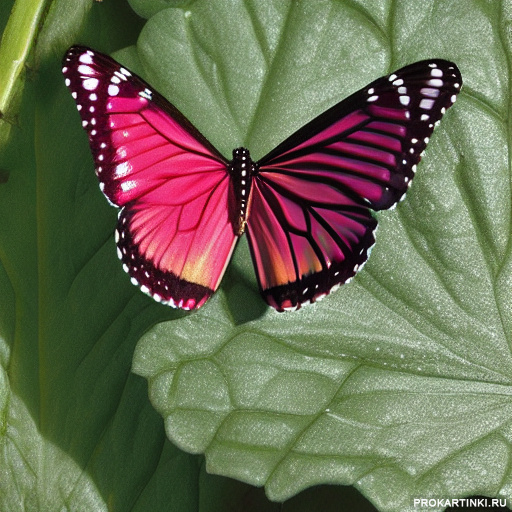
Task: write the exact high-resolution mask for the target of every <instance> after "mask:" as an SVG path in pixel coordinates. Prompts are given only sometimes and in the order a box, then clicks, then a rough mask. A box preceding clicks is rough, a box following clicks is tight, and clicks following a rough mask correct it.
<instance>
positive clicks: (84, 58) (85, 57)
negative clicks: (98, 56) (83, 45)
mask: <svg viewBox="0 0 512 512" xmlns="http://www.w3.org/2000/svg"><path fill="white" fill-rule="evenodd" d="M78 60H79V61H80V62H81V63H82V64H92V53H91V54H89V53H82V55H80V57H79V58H78Z"/></svg>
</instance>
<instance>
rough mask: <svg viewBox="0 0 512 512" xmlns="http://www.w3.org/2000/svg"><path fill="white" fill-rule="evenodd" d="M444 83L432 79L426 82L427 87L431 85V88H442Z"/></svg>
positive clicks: (437, 79)
mask: <svg viewBox="0 0 512 512" xmlns="http://www.w3.org/2000/svg"><path fill="white" fill-rule="evenodd" d="M443 84H444V82H443V81H442V80H441V79H440V78H433V79H432V80H427V85H431V86H432V87H442V86H443Z"/></svg>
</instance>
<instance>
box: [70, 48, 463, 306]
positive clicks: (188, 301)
mask: <svg viewBox="0 0 512 512" xmlns="http://www.w3.org/2000/svg"><path fill="white" fill-rule="evenodd" d="M62 72H63V74H64V77H65V83H66V85H67V87H68V88H69V89H70V91H71V95H72V97H73V98H74V100H75V102H76V106H77V109H78V111H79V113H80V116H81V119H82V126H83V128H84V129H85V130H86V132H87V134H88V136H89V144H90V148H91V151H92V155H93V158H94V163H95V167H96V175H97V176H98V179H99V183H100V188H101V191H102V192H103V194H104V195H105V196H106V198H107V199H108V200H109V202H110V203H111V204H113V205H114V206H116V207H119V208H121V210H120V212H119V218H118V225H117V229H116V232H115V239H116V243H117V252H118V256H119V258H120V259H121V261H122V263H123V268H124V270H125V271H126V272H127V273H128V274H129V275H130V276H131V280H132V282H133V283H134V284H136V285H138V286H139V287H140V289H141V290H142V291H143V292H144V293H146V294H148V295H150V296H152V297H153V298H154V299H155V300H156V301H158V302H161V303H164V304H168V305H170V306H173V307H178V308H182V309H186V310H188V309H196V308H199V307H201V306H202V305H203V304H204V303H205V302H206V301H207V299H208V298H209V297H210V296H211V295H212V294H213V293H214V292H215V290H216V289H217V288H218V286H219V283H220V281H221V279H222V276H223V274H224V271H225V270H226V267H227V265H228V262H229V260H230V258H231V255H232V253H233V250H234V248H235V245H236V243H237V241H238V240H239V239H240V237H241V236H242V235H243V234H244V233H246V234H247V238H248V242H249V248H250V252H251V256H252V260H253V263H254V267H255V271H256V275H257V279H258V283H259V287H260V291H261V293H262V295H263V297H264V299H265V300H266V302H267V303H268V304H269V305H270V306H272V307H274V308H275V309H276V310H278V311H284V310H293V309H298V308H300V306H301V305H302V304H304V303H307V302H315V301H317V300H319V299H320V298H322V297H324V296H325V295H327V294H328V293H330V292H331V291H333V290H334V289H335V288H337V287H338V286H339V285H341V284H343V283H346V282H348V281H350V280H351V278H352V277H353V276H354V275H355V273H356V272H357V271H358V270H359V269H361V267H362V266H363V265H364V263H365V262H366V260H367V258H368V255H369V250H370V248H371V247H372V246H373V244H374V242H375V236H374V234H375V230H376V227H377V220H376V219H375V217H374V216H373V215H372V211H377V210H384V209H388V208H391V207H393V206H394V205H395V204H396V203H397V202H398V201H399V200H400V199H401V198H402V197H403V195H404V194H405V192H406V191H407V189H408V187H409V185H410V184H411V180H412V178H413V176H414V173H415V170H416V165H417V163H418V162H419V161H420V158H421V156H422V153H423V150H424V149H425V147H426V145H427V142H428V140H429V137H430V135H431V134H432V131H433V129H434V127H435V126H436V125H437V124H438V123H439V121H440V119H441V117H442V116H443V114H444V113H445V112H446V109H447V108H449V107H450V106H451V105H452V104H453V103H454V102H455V99H456V96H457V94H458V93H459V91H460V88H461V86H462V78H461V75H460V72H459V70H458V68H457V66H456V65H455V64H453V63H451V62H448V61H445V60H440V59H438V60H426V61H421V62H416V63H414V64H411V65H409V66H406V67H404V68H402V69H399V70H398V71H395V72H394V73H392V74H391V75H389V76H386V77H382V78H379V79H377V80H375V81H374V82H372V83H371V84H369V85H367V86H366V87H364V88H363V89H361V90H360V91H358V92H356V93H354V94H352V95H351V96H350V97H348V98H347V99H345V100H343V101H341V102H340V103H338V104H336V105H334V106H333V107H331V108H329V109H328V110H327V111H325V112H324V113H323V114H321V115H319V116H318V117H316V118H315V119H313V120H312V121H310V122H309V123H307V124H306V125H305V126H303V127H302V128H300V129H299V130H298V131H296V132H295V133H294V134H292V135H291V136H290V137H288V138H287V139H286V140H285V141H284V142H282V143H281V144H279V145H278V146H277V147H276V148H275V149H273V150H272V151H270V153H268V154H267V155H265V156H264V157H263V158H261V159H260V160H258V161H256V162H255V161H253V160H252V159H251V156H250V154H249V151H248V150H247V149H245V148H237V149H235V150H234V151H233V158H232V160H228V159H227V158H225V157H224V156H223V155H222V154H221V153H220V152H219V151H217V149H215V147H214V146H213V145H212V144H211V143H210V142H209V141H208V140H207V139H206V137H204V136H203V135H202V134H201V133H200V132H199V131H198V130H197V129H196V128H195V127H194V126H193V125H192V124H191V123H190V121H188V119H186V118H185V116H184V115H183V114H181V113H180V112H179V110H178V109H177V108H176V107H175V106H174V105H172V104H171V103H169V102H168V101H167V100H166V99H165V98H164V97H163V96H161V95H160V94H159V93H158V92H156V91H154V90H153V89H151V87H150V86H149V85H148V84H147V83H146V82H145V81H144V80H142V79H141V78H139V77H138V76H137V75H135V74H133V73H131V72H130V71H129V70H127V69H126V68H125V67H123V66H122V65H121V64H119V63H118V62H116V61H115V60H113V59H112V58H110V57H108V56H107V55H104V54H102V53H99V52H97V51H94V50H91V49H89V48H86V47H81V46H73V47H71V48H70V49H69V50H68V51H67V53H66V54H65V56H64V59H63V69H62Z"/></svg>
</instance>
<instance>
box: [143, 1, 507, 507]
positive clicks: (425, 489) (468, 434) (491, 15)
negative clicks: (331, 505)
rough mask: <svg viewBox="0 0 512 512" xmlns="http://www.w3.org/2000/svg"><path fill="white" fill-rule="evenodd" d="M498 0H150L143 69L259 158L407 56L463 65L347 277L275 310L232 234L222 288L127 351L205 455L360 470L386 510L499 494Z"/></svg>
mask: <svg viewBox="0 0 512 512" xmlns="http://www.w3.org/2000/svg"><path fill="white" fill-rule="evenodd" d="M502 14H503V13H502V12H501V11H500V10H499V8H498V6H496V7H494V8H491V7H489V5H488V4H484V3H482V2H476V1H475V2H471V3H468V2H466V1H464V2H462V1H460V2H457V1H455V2H450V3H447V2H433V3H428V4H426V3H425V2H420V1H418V2H393V3H389V2H379V3H377V2H375V3H373V4H372V5H371V6H370V5H369V4H368V3H367V2H361V3H355V2H330V1H329V2H296V3H286V4H285V3H283V2H274V3H272V2H266V3H265V6H264V7H262V6H261V3H258V2H245V3H243V4H242V3H234V5H233V2H217V3H215V4H208V6H205V5H204V4H203V3H195V4H194V5H193V6H192V7H191V8H190V9H189V10H188V11H175V10H162V11H160V12H158V14H156V15H154V16H153V17H152V18H151V19H150V20H149V21H148V23H147V24H146V26H145V27H144V30H143V32H142V34H141V37H140V38H139V42H138V49H139V55H140V57H141V59H142V60H143V62H144V69H145V70H146V71H147V74H148V76H149V77H150V78H151V80H152V82H153V83H155V84H157V85H158V87H159V88H160V89H161V90H163V91H165V93H166V95H167V96H168V97H171V98H172V99H173V100H174V101H175V102H176V103H177V104H178V106H179V107H180V108H181V109H182V110H183V111H185V112H186V113H187V115H188V116H189V117H190V118H191V119H192V121H193V122H194V123H195V124H196V125H197V126H198V127H199V128H200V129H201V130H202V131H203V132H204V133H206V134H207V136H208V137H209V138H210V139H211V140H212V141H213V142H214V144H215V145H216V146H217V147H219V148H220V149H221V150H222V151H223V152H224V153H225V154H226V155H229V151H230V149H231V148H232V147H234V146H237V145H239V144H243V145H245V146H247V147H249V148H250V149H251V151H252V153H253V156H254V157H255V158H259V157H261V156H262V155H263V154H264V153H265V152H266V151H268V150H269V149H271V148H272V147H273V146H274V145H275V144H276V143H278V142H279V141H281V140H282V139H283V138H284V137H285V136H287V135H288V134H289V133H291V132H292V131H293V130H294V129H296V128H298V127H299V126H301V125H302V124H303V123H304V122H305V121H307V120H309V119H310V118H311V117H313V116H314V115H315V114H318V113H320V112H322V110H323V109H325V108H326V107H327V106H329V105H331V104H332V103H334V102H335V101H337V100H339V99H341V98H342V97H343V96H345V95H347V94H348V93H349V92H351V91H353V90H355V89H357V88H359V87H362V86H363V85H364V84H365V83H367V82H369V81H370V80H372V79H373V78H375V77H377V76H379V75H382V74H384V73H386V72H388V71H391V70H393V69H394V68H397V67H399V66H401V65H404V64H406V63H408V62H410V61H414V60H419V59H421V58H427V57H433V56H436V57H443V58H447V59H451V60H454V61H455V62H457V63H458V65H459V66H460V68H461V70H462V73H463V76H464V80H465V88H464V90H463V92H462V94H461V97H460V100H459V102H458V103H457V105H456V107H455V108H454V109H452V110H451V111H450V112H449V113H448V114H447V115H446V117H445V119H444V120H443V122H442V124H441V127H440V128H439V129H438V130H437V131H436V133H435V135H434V137H433V138H432V141H431V142H430V144H429V148H428V150H427V154H426V157H425V161H424V163H422V165H421V166H420V167H419V170H418V175H417V177H416V179H415V183H414V184H413V187H412V189H411V191H410V193H409V194H408V196H407V200H406V201H405V202H404V203H402V204H400V205H399V207H398V208H397V209H396V210H394V211H391V212H385V213H382V214H380V215H379V223H380V229H379V232H378V236H377V244H376V247H375V248H374V250H373V252H372V256H371V259H370V262H369V263H368V265H367V266H366V267H365V269H364V271H363V272H361V274H360V275H358V276H357V278H356V279H355V280H354V282H353V283H352V284H350V285H349V286H345V287H343V288H342V289H341V290H340V291H339V292H337V293H336V294H334V295H333V296H330V297H329V298H327V299H325V301H324V302H322V303H321V304H318V305H316V306H314V307H310V308H304V309H303V310H301V311H299V312H298V313H295V314H287V315H280V314H277V313H276V312H274V311H272V310H270V309H268V308H265V307H263V306H261V304H260V302H259V299H258V298H257V297H256V292H255V286H254V282H253V276H252V270H251V268H250V263H248V262H249V260H250V258H249V256H248V251H247V248H246V246H245V244H244V243H242V244H241V246H240V247H239V248H238V252H237V255H236V257H235V259H236V261H235V263H234V264H233V265H232V268H231V272H230V273H229V275H228V278H227V280H226V281H227V282H226V283H225V286H224V288H223V291H224V292H225V296H224V295H223V294H222V292H221V293H220V294H218V296H217V297H216V298H215V299H213V300H212V301H211V302H210V303H209V304H208V305H207V306H206V307H205V308H203V309H202V310H200V311H199V312H198V313H197V314H193V315H189V316H187V317H183V318H180V319H179V320H173V321H170V322H166V323H164V324H160V325H158V326H156V327H155V328H153V329H152V330H151V331H149V332H148V333H147V334H146V335H145V336H144V337H143V339H142V340H141V342H140V343H139V345H138V347H137V351H136V354H135V359H134V370H135V372H136V373H139V374H140V375H143V376H145V377H147V378H148V381H149V386H150V396H151V400H152V402H153V404H154V405H155V407H156V409H157V410H158V411H159V412H160V413H161V414H162V416H163V417H164V418H165V422H166V429H167V434H168V436H169V437H170V438H171V439H172V440H173V441H174V442H175V443H176V444H178V446H181V447H183V448H184V449H185V450H187V451H191V452H195V453H203V452H204V453H205V454H206V460H207V467H208V469H209V470H210V471H212V472H215V473H220V474H224V475H229V476H232V477H235V478H239V479H241V480H244V481H247V482H250V483H253V484H255V485H265V487H266V492H267V493H268V495H269V496H270V497H271V498H272V499H276V500H283V499H286V498H287V497H289V496H291V495H293V494H294V493H297V492H298V491H300V490H301V489H302V488H304V487H306V486H310V485H313V484H317V483H322V482H338V483H343V484H354V485H356V486H357V487H358V488H359V489H361V490H362V491H363V493H364V494H366V495H367V496H369V497H370V498H371V500H372V501H373V502H374V503H375V504H377V505H378V507H380V508H381V509H383V510H396V509H402V510H403V509H404V508H406V507H407V506H409V505H411V496H429V497H430V496H445V497H446V496H452V497H457V496H467V495H471V494H474V493H484V494H487V495H507V494H508V491H507V489H508V484H507V482H508V481H509V480H508V478H509V476H508V475H509V466H508V450H509V446H508V443H507V438H508V434H507V432H508V425H509V418H510V412H511V411H509V410H508V405H509V403H510V397H509V390H510V388H509V385H510V374H511V369H512V367H511V363H512V360H511V357H510V342H511V341H512V340H511V336H510V334H511V329H510V327H511V322H510V318H511V317H510V305H511V298H512V297H511V292H510V284H511V282H510V281H511V279H510V278H511V265H510V263H511V260H510V242H509V240H510V213H511V204H510V169H509V164H508V158H509V157H508V137H509V135H508V131H507V121H506V117H507V112H508V103H509V97H508V93H509V91H508V86H506V84H507V83H508V67H507V61H508V59H510V51H509V47H508V44H507V39H506V33H505V32H502V30H503V29H502V27H501V26H500V25H499V23H498V19H499V17H500V16H501V15H502ZM505 15H507V16H508V14H506V13H505ZM234 18H236V20H237V23H236V24H233V23H232V22H231V20H232V19H234ZM158 64H160V65H158ZM491 454H492V455H491ZM482 475H485V476H482Z"/></svg>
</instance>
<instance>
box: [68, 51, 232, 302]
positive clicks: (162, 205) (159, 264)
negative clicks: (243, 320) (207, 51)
mask: <svg viewBox="0 0 512 512" xmlns="http://www.w3.org/2000/svg"><path fill="white" fill-rule="evenodd" d="M63 73H64V76H65V79H66V85H67V86H68V87H69V89H70V90H71V93H72V96H73V98H74V99H75V101H76V104H77V108H78V110H79V112H80V116H81V118H82V126H83V127H84V129H85V130H86V131H87V133H88V136H89V144H90V147H91V151H92V155H93V158H94V162H95V166H96V174H97V176H98V179H99V181H100V187H101V190H102V191H103V193H104V194H105V196H106V197H107V198H108V199H109V201H110V202H111V203H113V204H114V205H116V206H119V207H123V209H122V210H121V212H120V215H119V223H118V229H117V232H116V238H117V245H118V253H119V256H120V258H121V260H122V261H123V267H124V269H125V270H126V271H127V272H128V274H129V275H130V276H131V277H132V281H134V283H136V284H138V285H139V286H140V287H141V289H142V290H143V291H144V292H145V293H148V294H149V295H151V296H153V297H154V298H155V299H156V300H158V301H161V302H164V303H168V304H170V305H173V306H178V307H181V308H184V309H191V308H197V307H199V306H201V305H202V304H203V303H204V302H205V301H206V299H207V298H208V297H209V296H210V295H211V294H212V293H213V292H214V291H215V290H216V289H217V287H218V285H219V282H220V280H221V278H222V275H223V273H224V270H225V268H226V265H227V263H228V261H229V258H230V256H231V253H232V251H233V248H234V245H235V242H236V239H237V235H236V234H235V231H234V228H233V219H232V218H231V216H232V213H231V212H232V209H231V208H230V207H229V205H230V204H232V203H233V201H235V198H233V197H232V195H233V192H232V187H230V181H229V175H228V172H227V161H226V160H225V159H224V157H223V156H222V155H220V153H218V151H217V150H216V149H215V148H214V147H213V146H212V145H211V144H210V143H209V142H208V141H207V140H206V139H205V138H204V137H203V136H202V135H201V134H200V133H199V132H198V131H197V130H196V129H195V128H194V127H193V126H192V125H191V124H190V122H189V121H188V120H187V119H186V118H185V117H184V116H183V115H182V114H180V112H179V111H178V110H177V109H176V108H175V107H174V106H172V105H171V104H170V103H169V102H167V101H166V100H165V99H164V98H163V97H162V96H160V95H159V94H158V93H156V92H154V91H152V90H151V89H150V87H149V86H148V84H147V83H145V82H144V81H143V80H142V79H140V78H139V77H137V76H136V75H133V74H132V73H131V72H129V71H128V70H126V69H125V68H123V67H122V66H121V65H120V64H119V63H117V62H116V61H115V60H113V59H111V58H110V57H108V56H106V55H103V54H101V53H98V52H95V51H93V50H90V49H88V48H84V47H72V48H70V50H69V51H68V52H67V54H66V56H65V57H64V62H63Z"/></svg>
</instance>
